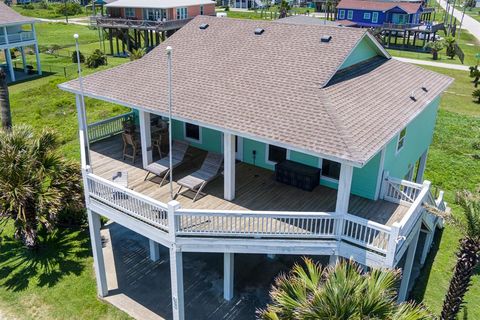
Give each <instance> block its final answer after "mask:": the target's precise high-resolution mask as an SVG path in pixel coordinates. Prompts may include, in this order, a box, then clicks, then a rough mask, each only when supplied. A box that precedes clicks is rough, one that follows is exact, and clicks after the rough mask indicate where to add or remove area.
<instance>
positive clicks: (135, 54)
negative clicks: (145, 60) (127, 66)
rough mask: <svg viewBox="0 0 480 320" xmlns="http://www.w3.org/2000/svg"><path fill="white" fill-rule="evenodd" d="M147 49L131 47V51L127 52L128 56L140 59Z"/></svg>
mask: <svg viewBox="0 0 480 320" xmlns="http://www.w3.org/2000/svg"><path fill="white" fill-rule="evenodd" d="M146 52H147V51H146V50H145V48H138V49H133V50H132V51H131V52H129V57H130V60H131V61H133V60H138V59H141V58H142V57H143V56H144V55H145V53H146Z"/></svg>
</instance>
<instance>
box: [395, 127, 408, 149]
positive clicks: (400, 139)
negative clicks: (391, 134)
mask: <svg viewBox="0 0 480 320" xmlns="http://www.w3.org/2000/svg"><path fill="white" fill-rule="evenodd" d="M406 135H407V128H405V129H403V130H402V131H400V134H399V135H398V141H397V152H399V151H400V150H402V148H403V146H404V145H405V136H406Z"/></svg>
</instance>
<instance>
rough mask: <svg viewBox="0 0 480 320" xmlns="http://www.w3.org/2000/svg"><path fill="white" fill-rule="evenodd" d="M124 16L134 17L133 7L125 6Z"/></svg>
mask: <svg viewBox="0 0 480 320" xmlns="http://www.w3.org/2000/svg"><path fill="white" fill-rule="evenodd" d="M125 17H126V18H135V8H125Z"/></svg>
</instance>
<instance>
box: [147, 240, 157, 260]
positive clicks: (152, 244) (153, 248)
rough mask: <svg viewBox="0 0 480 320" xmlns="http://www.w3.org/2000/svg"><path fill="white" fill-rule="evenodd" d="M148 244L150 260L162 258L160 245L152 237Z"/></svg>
mask: <svg viewBox="0 0 480 320" xmlns="http://www.w3.org/2000/svg"><path fill="white" fill-rule="evenodd" d="M148 245H149V247H150V260H152V261H153V262H156V261H158V260H159V259H160V246H159V244H158V243H156V242H155V241H153V240H152V239H148Z"/></svg>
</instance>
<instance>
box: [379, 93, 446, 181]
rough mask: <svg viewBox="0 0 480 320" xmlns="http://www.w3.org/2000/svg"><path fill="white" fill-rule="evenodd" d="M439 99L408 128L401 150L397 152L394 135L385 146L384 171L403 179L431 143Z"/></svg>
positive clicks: (396, 138)
mask: <svg viewBox="0 0 480 320" xmlns="http://www.w3.org/2000/svg"><path fill="white" fill-rule="evenodd" d="M439 103H440V97H437V98H436V99H435V100H433V101H432V102H431V103H430V104H429V105H428V106H427V107H426V108H425V110H423V112H422V113H421V114H420V115H419V116H418V117H416V118H415V119H414V120H413V121H412V122H411V123H410V124H409V125H408V126H407V133H406V136H405V143H404V146H403V148H402V149H401V150H400V151H399V152H398V154H397V152H396V149H397V141H398V135H396V136H395V137H394V138H393V139H392V140H391V141H390V142H389V143H388V145H387V149H386V153H385V166H384V170H385V171H388V172H389V174H390V176H393V177H396V178H403V177H405V175H406V174H407V173H408V170H409V166H414V165H415V163H416V162H417V160H418V159H419V158H420V156H421V155H422V154H423V153H424V152H425V151H426V150H427V148H428V147H429V146H430V144H431V142H432V137H433V132H434V129H435V122H436V119H437V111H438V106H439Z"/></svg>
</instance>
